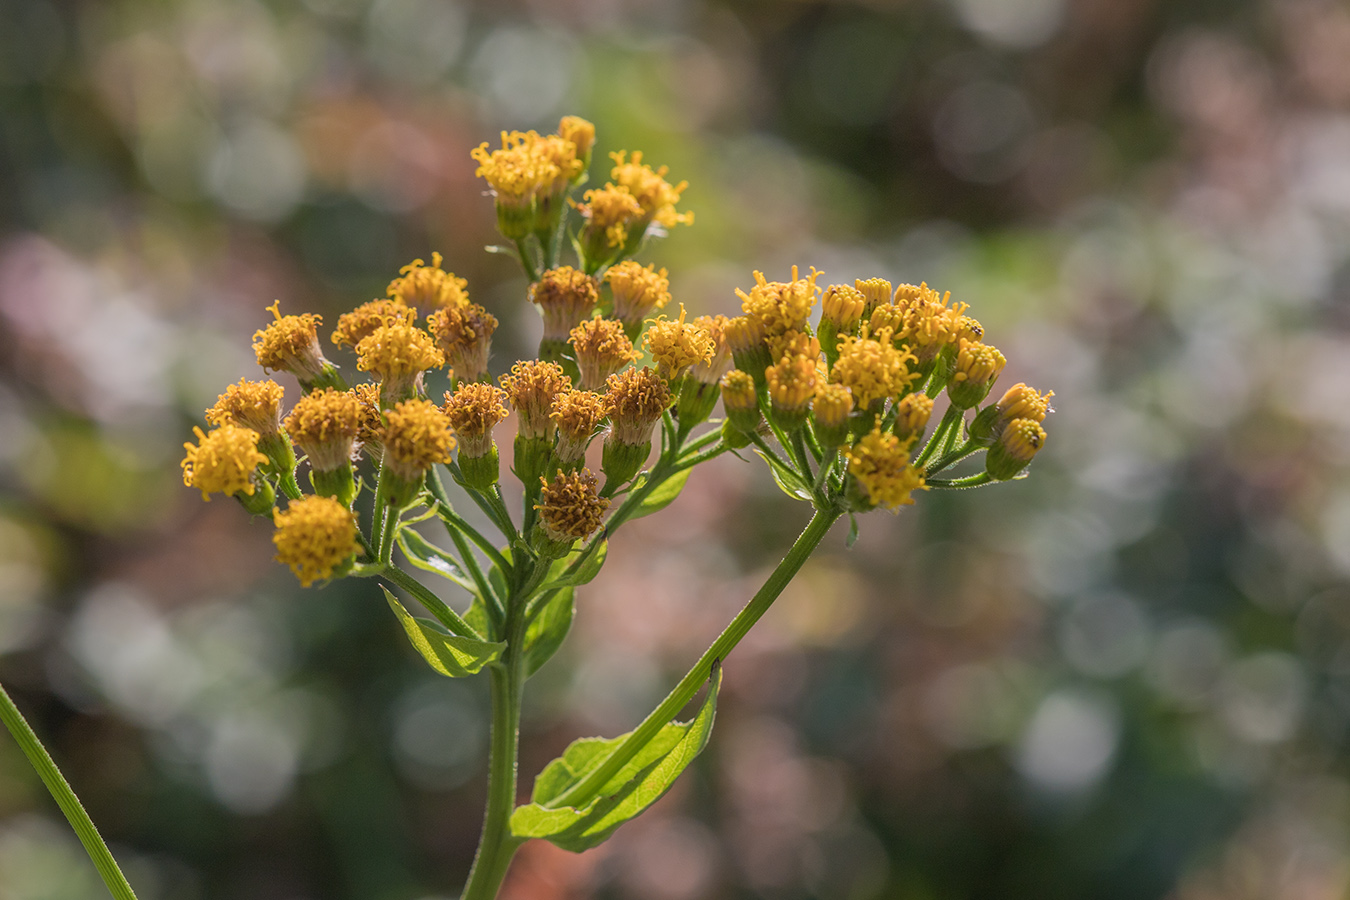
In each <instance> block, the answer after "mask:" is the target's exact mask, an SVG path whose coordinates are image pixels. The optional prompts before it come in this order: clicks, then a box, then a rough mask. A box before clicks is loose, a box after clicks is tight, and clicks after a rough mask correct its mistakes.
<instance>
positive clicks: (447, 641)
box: [380, 585, 506, 678]
mask: <svg viewBox="0 0 1350 900" xmlns="http://www.w3.org/2000/svg"><path fill="white" fill-rule="evenodd" d="M380 590H382V591H384V599H385V600H387V601H389V608H390V609H392V610H393V611H394V615H396V616H398V620H399V622H401V623H402V624H403V630H404V631H406V632H407V633H408V640H410V641H412V645H413V647H414V648H415V649H416V650H417V652H418V653H420V654H422V658H423V659H425V660H426V661H427V662H428V663H429V664H430V665H431V667H432V668H433V669H435V670H436V671H437V672H440V673H441V674H442V675H445V676H447V677H449V678H459V677H461V676H464V675H475V674H477V673H478V671H479V670H480V669H482V668H483V666H485V665H487V664H488V663H490V662H492V661H493V660H494V659H496V658H497V657H499V656H501V655H502V651H503V650H505V649H506V644H503V643H490V642H488V641H477V640H474V639H473V638H466V637H459V636H458V635H454V634H451V633H450V632H448V631H446V630H445V629H444V628H443V627H441V624H440V623H439V622H433V621H432V620H431V619H417V618H413V616H411V615H409V613H408V611H407V610H406V609H404V608H403V604H402V603H399V602H398V598H397V597H395V596H394V595H393V594H391V593H390V592H389V589H388V588H387V587H385V586H384V585H380Z"/></svg>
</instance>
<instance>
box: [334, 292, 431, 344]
mask: <svg viewBox="0 0 1350 900" xmlns="http://www.w3.org/2000/svg"><path fill="white" fill-rule="evenodd" d="M415 321H417V310H415V309H413V308H412V307H410V306H408V305H407V304H405V303H404V302H403V301H402V300H371V301H370V302H369V303H362V304H361V305H360V306H358V307H357V308H356V309H354V310H352V311H351V312H349V313H343V314H342V315H341V316H339V317H338V324H337V328H336V329H335V330H334V331H333V343H334V344H337V345H338V346H339V347H341V346H342V345H343V344H346V345H347V346H350V347H355V346H356V345H357V344H359V343H361V341H362V339H364V338H366V337H368V336H369V335H370V333H371V332H372V331H374V330H375V329H376V328H379V327H380V326H381V325H389V324H390V323H393V322H407V323H409V324H411V323H413V322H415Z"/></svg>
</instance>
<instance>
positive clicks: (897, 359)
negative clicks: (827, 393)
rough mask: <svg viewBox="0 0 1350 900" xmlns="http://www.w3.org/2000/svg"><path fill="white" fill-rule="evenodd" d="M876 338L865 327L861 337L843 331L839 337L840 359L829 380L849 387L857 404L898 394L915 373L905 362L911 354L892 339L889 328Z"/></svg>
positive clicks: (866, 405)
mask: <svg viewBox="0 0 1350 900" xmlns="http://www.w3.org/2000/svg"><path fill="white" fill-rule="evenodd" d="M877 338H878V340H873V339H872V338H870V337H868V335H867V329H866V328H864V329H863V332H862V336H861V337H854V336H853V335H844V337H842V338H841V339H840V340H839V359H838V360H836V361H835V364H834V367H833V368H831V369H830V380H831V381H834V382H838V383H839V384H842V385H844V386H845V387H847V388H848V389H849V390H850V391H852V392H853V400H854V402H855V403H856V404H857V405H858V407H859V408H866V407H869V406H871V405H872V404H873V403H880V402H883V401H885V400H888V399H890V398H892V397H898V396H900V395H901V394H903V393H905V392H906V391H907V390H908V389H909V385H910V383H911V382H913V381H914V379H915V378H916V377H917V373H914V372H911V371H909V369H908V368H906V366H905V363H906V362H910V361H912V360H913V359H914V356H913V354H910V353H908V352H906V351H903V350H899V349H897V348H896V347H895V345H894V344H892V343H891V332H890V329H887V328H883V329H881V331H880V332H879V333H878V334H877Z"/></svg>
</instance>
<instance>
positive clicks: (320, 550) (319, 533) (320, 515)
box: [272, 497, 357, 587]
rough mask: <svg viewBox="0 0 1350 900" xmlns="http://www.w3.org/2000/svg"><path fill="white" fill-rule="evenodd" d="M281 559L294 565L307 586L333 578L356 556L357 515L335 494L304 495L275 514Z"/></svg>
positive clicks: (274, 539) (294, 568)
mask: <svg viewBox="0 0 1350 900" xmlns="http://www.w3.org/2000/svg"><path fill="white" fill-rule="evenodd" d="M272 521H273V523H274V524H275V525H276V529H277V530H276V531H275V532H274V533H273V534H272V543H274V544H275V545H276V548H277V556H276V559H277V562H281V563H285V564H286V565H288V566H290V567H291V571H292V572H294V573H295V577H296V578H298V579H299V580H300V584H301V586H303V587H309V586H310V585H311V584H313V583H314V582H316V581H321V580H323V579H325V578H331V577H332V575H333V573H334V572H335V571H336V570H337V569H338V568H339V567H340V566H342V565H343V564H344V563H345V562H347V561H348V560H350V559H351V558H352V557H353V556H355V555H356V550H357V541H356V516H355V514H354V513H352V511H351V510H350V509H348V508H347V507H345V506H343V505H342V504H341V503H339V502H338V501H337V500H334V499H333V498H331V497H304V498H302V499H300V500H296V501H294V502H293V503H291V505H290V506H289V507H287V508H286V509H285V510H284V511H283V510H276V511H274V512H273V513H272Z"/></svg>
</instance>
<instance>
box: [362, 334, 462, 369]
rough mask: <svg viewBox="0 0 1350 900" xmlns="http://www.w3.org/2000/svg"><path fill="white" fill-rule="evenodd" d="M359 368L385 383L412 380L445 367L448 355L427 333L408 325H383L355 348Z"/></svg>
mask: <svg viewBox="0 0 1350 900" xmlns="http://www.w3.org/2000/svg"><path fill="white" fill-rule="evenodd" d="M356 354H357V357H358V359H357V362H356V367H357V368H358V369H360V370H361V371H362V372H374V373H375V374H376V375H379V376H380V378H382V379H384V380H395V379H403V378H411V377H412V376H414V375H417V374H419V373H421V372H425V371H426V370H427V369H435V368H439V367H440V366H443V365H445V355H444V354H443V353H441V351H440V349H439V348H438V347H437V346H436V344H435V342H434V341H432V339H431V336H430V335H428V334H427V333H426V332H425V331H423V330H422V329H420V328H418V327H417V326H416V325H413V324H411V323H409V322H391V323H390V324H388V325H381V326H380V327H379V328H376V329H375V330H374V331H372V332H371V333H370V334H369V335H367V336H366V337H364V338H362V340H361V343H359V344H357V345H356Z"/></svg>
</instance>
